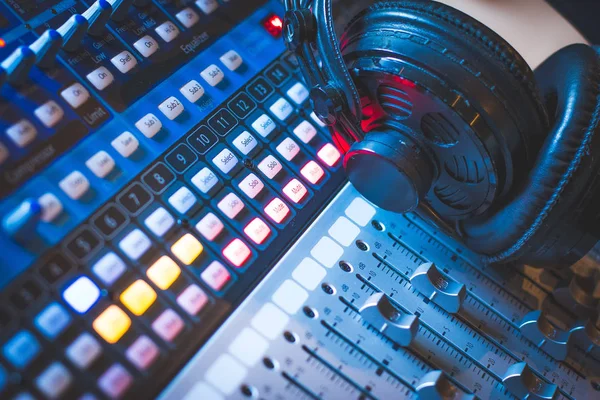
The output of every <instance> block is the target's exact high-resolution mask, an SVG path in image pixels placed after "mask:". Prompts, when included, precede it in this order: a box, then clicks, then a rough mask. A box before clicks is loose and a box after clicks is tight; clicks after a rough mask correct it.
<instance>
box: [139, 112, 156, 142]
mask: <svg viewBox="0 0 600 400" xmlns="http://www.w3.org/2000/svg"><path fill="white" fill-rule="evenodd" d="M135 127H136V128H138V130H139V131H140V132H142V135H144V136H146V137H147V138H148V139H151V138H153V137H154V136H155V135H156V134H157V133H158V132H160V130H161V129H162V122H160V119H158V118H157V117H156V115H154V114H152V113H148V114H146V115H144V116H143V117H142V118H140V120H139V121H138V122H136V123H135Z"/></svg>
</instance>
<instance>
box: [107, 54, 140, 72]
mask: <svg viewBox="0 0 600 400" xmlns="http://www.w3.org/2000/svg"><path fill="white" fill-rule="evenodd" d="M110 62H111V63H112V64H113V65H114V66H115V67H116V68H117V69H118V70H119V71H121V73H123V74H126V73H128V72H129V71H131V70H132V69H133V68H135V66H136V65H137V60H136V59H135V57H134V56H133V55H132V54H131V53H130V52H128V51H127V50H125V51H122V52H120V53H119V54H117V55H116V56H114V57H113V58H111V59H110Z"/></svg>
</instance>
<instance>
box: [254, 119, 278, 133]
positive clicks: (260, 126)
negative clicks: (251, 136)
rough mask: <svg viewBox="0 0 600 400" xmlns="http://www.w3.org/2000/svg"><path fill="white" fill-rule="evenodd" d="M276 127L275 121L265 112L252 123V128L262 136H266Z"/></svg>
mask: <svg viewBox="0 0 600 400" xmlns="http://www.w3.org/2000/svg"><path fill="white" fill-rule="evenodd" d="M275 128H276V125H275V121H273V120H272V119H271V117H269V116H268V115H267V114H263V115H261V116H260V117H258V118H257V119H256V121H254V122H253V123H252V129H254V130H255V131H256V133H258V134H259V135H260V136H262V137H264V138H266V137H267V136H269V135H270V134H271V132H273V131H274V130H275Z"/></svg>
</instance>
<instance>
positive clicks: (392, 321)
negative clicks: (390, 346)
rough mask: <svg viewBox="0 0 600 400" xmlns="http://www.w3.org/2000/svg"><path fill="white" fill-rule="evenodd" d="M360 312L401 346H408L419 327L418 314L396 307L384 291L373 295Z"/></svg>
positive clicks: (365, 318) (366, 319)
mask: <svg viewBox="0 0 600 400" xmlns="http://www.w3.org/2000/svg"><path fill="white" fill-rule="evenodd" d="M359 312H360V315H361V316H362V318H363V319H364V320H365V321H367V322H368V323H369V324H371V325H372V326H373V327H375V328H376V329H377V330H379V332H381V333H383V334H384V335H386V336H387V337H388V338H390V339H391V340H393V341H394V342H396V343H398V344H399V345H400V346H408V345H409V344H410V342H411V341H412V340H413V338H414V337H415V335H416V333H417V329H418V327H419V318H418V317H417V316H415V315H412V314H408V313H405V312H403V311H401V310H399V309H398V308H396V307H395V306H394V305H393V304H392V302H391V300H390V298H389V297H388V296H387V295H386V294H384V293H375V294H374V295H371V296H370V297H369V298H368V299H367V301H365V303H364V304H363V305H362V307H360V309H359Z"/></svg>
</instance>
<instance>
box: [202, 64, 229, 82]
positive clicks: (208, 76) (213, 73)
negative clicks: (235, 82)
mask: <svg viewBox="0 0 600 400" xmlns="http://www.w3.org/2000/svg"><path fill="white" fill-rule="evenodd" d="M200 76H201V77H202V78H203V79H204V80H205V81H206V82H207V83H208V84H209V85H210V86H217V85H218V84H219V83H221V81H222V80H223V78H225V74H224V73H223V71H221V68H219V67H217V66H216V65H215V64H212V65H210V66H208V68H206V69H205V70H204V71H202V72H200Z"/></svg>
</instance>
